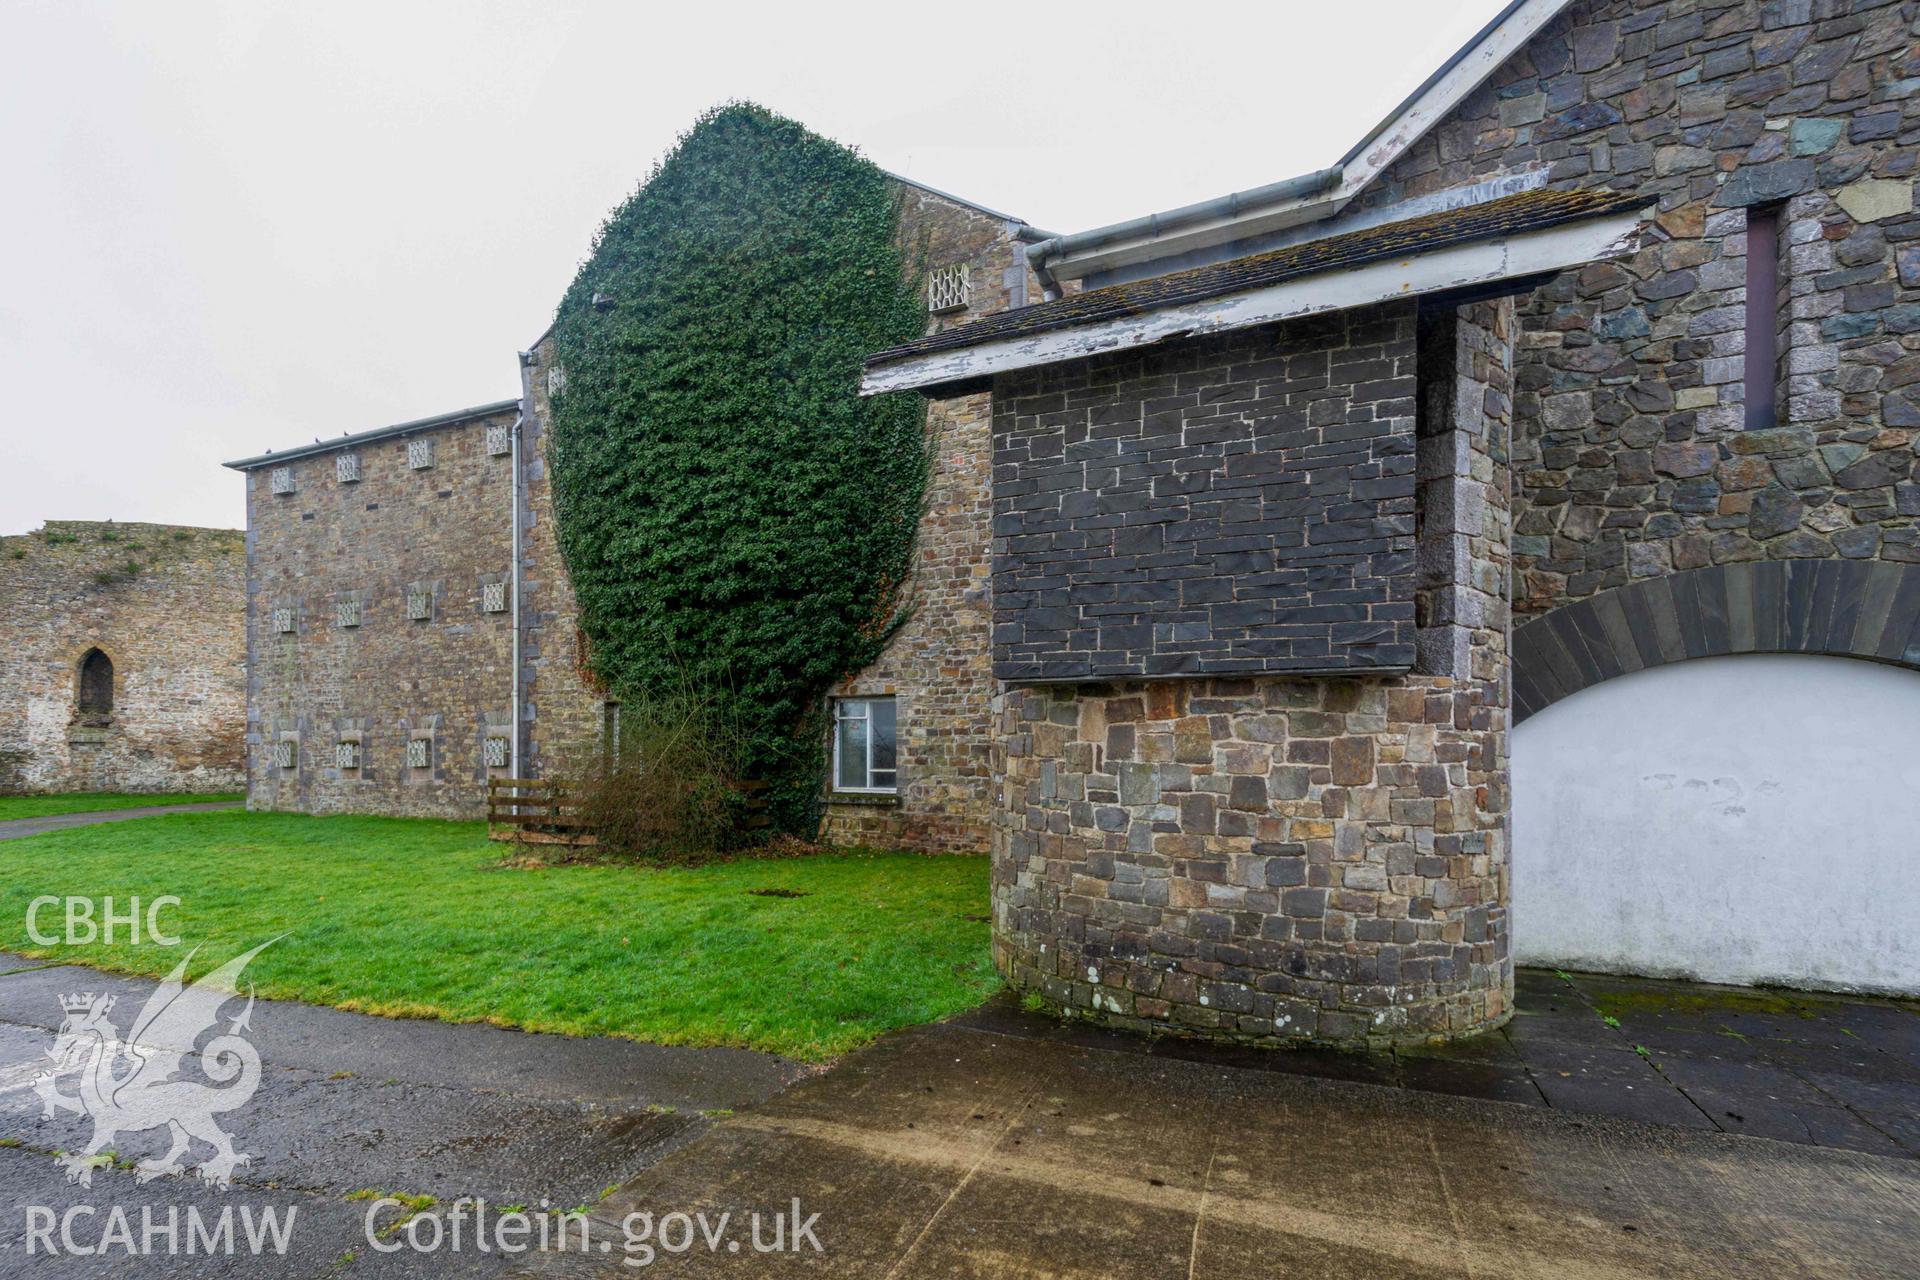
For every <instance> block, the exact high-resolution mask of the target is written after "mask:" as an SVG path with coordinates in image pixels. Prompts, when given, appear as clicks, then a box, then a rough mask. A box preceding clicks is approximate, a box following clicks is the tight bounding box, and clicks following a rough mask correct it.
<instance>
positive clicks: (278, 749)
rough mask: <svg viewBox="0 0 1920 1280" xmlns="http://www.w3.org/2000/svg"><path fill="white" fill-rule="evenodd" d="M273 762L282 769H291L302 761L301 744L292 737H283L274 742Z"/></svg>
mask: <svg viewBox="0 0 1920 1280" xmlns="http://www.w3.org/2000/svg"><path fill="white" fill-rule="evenodd" d="M273 762H274V764H276V765H278V766H279V767H280V768H282V769H291V768H293V767H294V766H295V765H297V764H298V763H299V762H300V744H299V743H297V742H295V741H294V740H293V739H292V738H282V739H280V741H278V742H276V743H274V744H273Z"/></svg>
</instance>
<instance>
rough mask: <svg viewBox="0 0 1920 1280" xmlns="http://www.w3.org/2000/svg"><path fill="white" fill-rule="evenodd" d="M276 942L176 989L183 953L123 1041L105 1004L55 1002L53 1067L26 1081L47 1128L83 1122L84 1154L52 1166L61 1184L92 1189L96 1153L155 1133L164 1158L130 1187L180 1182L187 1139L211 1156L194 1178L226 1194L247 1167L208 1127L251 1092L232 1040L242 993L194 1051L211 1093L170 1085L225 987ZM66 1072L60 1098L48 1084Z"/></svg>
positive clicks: (254, 1056)
mask: <svg viewBox="0 0 1920 1280" xmlns="http://www.w3.org/2000/svg"><path fill="white" fill-rule="evenodd" d="M277 941H279V939H277V938H275V939H270V940H269V941H267V942H263V943H261V944H260V945H259V946H257V947H255V948H254V949H253V950H251V951H249V952H246V953H245V954H244V955H239V956H235V957H234V958H233V959H231V960H229V961H227V963H225V964H223V965H221V966H220V967H219V968H218V969H215V970H214V971H213V972H212V973H209V974H207V975H206V976H205V977H203V978H201V979H200V981H198V982H196V983H194V984H193V985H192V986H188V985H186V983H185V982H184V981H183V979H184V978H185V976H186V972H187V964H188V962H189V961H191V960H192V959H193V952H188V953H187V958H186V959H185V960H182V961H181V962H180V963H179V964H177V965H175V966H174V970H173V972H172V973H170V974H168V975H167V978H166V981H164V982H162V983H161V984H160V986H159V988H158V989H157V990H155V991H154V993H153V994H152V995H151V996H149V997H147V1003H146V1004H145V1005H143V1006H142V1007H141V1009H140V1014H139V1016H138V1017H136V1018H135V1019H134V1022H133V1029H132V1031H131V1032H130V1033H129V1034H128V1036H127V1038H126V1039H125V1040H122V1039H121V1038H120V1033H119V1032H118V1031H117V1030H116V1029H115V1028H114V1025H113V1023H112V1022H111V1021H109V1020H108V1017H107V1015H108V1013H109V1012H110V1011H111V1010H112V1009H113V1003H114V1001H113V997H112V996H109V995H94V994H92V993H87V994H83V995H69V996H62V997H61V998H60V1007H61V1008H62V1009H63V1010H65V1012H66V1015H67V1016H66V1019H65V1021H63V1022H62V1023H61V1024H60V1031H59V1034H58V1035H57V1036H56V1037H55V1039H54V1042H53V1048H52V1049H50V1050H48V1052H47V1056H48V1057H49V1058H51V1059H53V1063H54V1067H53V1070H52V1071H46V1072H42V1073H41V1074H39V1075H38V1076H36V1077H34V1081H33V1090H34V1092H35V1093H37V1094H39V1095H40V1102H41V1105H42V1111H41V1115H42V1117H43V1118H46V1119H51V1118H52V1117H53V1114H54V1112H55V1110H56V1109H57V1110H61V1111H74V1112H78V1113H80V1114H81V1115H86V1116H91V1117H92V1118H93V1139H92V1140H91V1141H90V1142H88V1143H87V1146H86V1150H84V1151H81V1152H76V1153H70V1154H68V1155H65V1156H63V1157H61V1163H62V1164H64V1165H65V1166H66V1170H67V1181H68V1182H77V1183H79V1184H80V1185H81V1186H91V1185H93V1170H94V1166H95V1165H97V1164H100V1163H102V1160H101V1159H100V1153H101V1152H102V1151H104V1150H106V1148H107V1147H108V1146H109V1145H110V1144H111V1143H112V1142H113V1140H114V1138H115V1137H117V1136H118V1135H120V1134H123V1133H139V1132H142V1131H144V1130H147V1129H158V1128H161V1127H162V1126H164V1127H165V1128H166V1129H167V1131H168V1133H169V1135H170V1136H171V1138H172V1140H173V1146H172V1149H171V1150H169V1151H168V1152H167V1154H166V1155H164V1156H162V1157H161V1158H160V1159H158V1160H142V1161H140V1162H139V1163H138V1164H137V1165H135V1166H134V1168H135V1171H136V1172H135V1177H136V1178H137V1179H138V1181H140V1182H142V1183H146V1182H150V1181H152V1180H153V1179H155V1178H157V1177H159V1176H161V1175H162V1174H168V1173H184V1172H185V1171H186V1165H185V1163H184V1162H183V1160H182V1157H184V1156H186V1155H187V1154H188V1152H189V1151H190V1150H191V1147H192V1140H193V1139H196V1138H197V1139H199V1140H200V1141H201V1142H203V1143H206V1144H207V1145H209V1146H211V1147H212V1148H213V1150H214V1154H213V1156H212V1158H210V1159H209V1160H207V1162H206V1163H204V1164H202V1165H200V1166H199V1168H198V1169H197V1170H195V1172H197V1173H198V1174H199V1175H200V1178H201V1180H202V1181H204V1182H205V1183H206V1184H207V1185H208V1186H212V1187H219V1188H220V1189H221V1190H223V1191H224V1190H226V1189H227V1188H228V1187H229V1186H231V1185H232V1183H233V1171H234V1168H235V1167H236V1166H238V1165H243V1164H246V1163H247V1162H248V1159H249V1157H247V1156H246V1155H244V1154H242V1153H241V1152H238V1151H235V1150H234V1149H233V1139H232V1137H231V1136H229V1135H228V1134H227V1132H226V1130H224V1129H222V1128H221V1127H220V1124H219V1122H218V1121H217V1120H216V1119H215V1117H216V1116H218V1115H220V1114H222V1113H224V1112H228V1111H234V1110H237V1109H238V1108H240V1107H244V1106H245V1105H246V1104H247V1102H248V1101H249V1100H250V1099H252V1097H253V1093H254V1090H255V1089H257V1088H259V1087H260V1053H259V1051H258V1050H256V1049H255V1048H254V1047H253V1046H252V1045H251V1044H249V1043H248V1042H247V1040H246V1039H245V1038H244V1037H243V1036H242V1034H241V1033H242V1032H244V1031H246V1030H247V1029H248V1019H249V1018H251V1017H252V1015H253V993H252V991H251V990H249V991H248V993H247V1007H246V1008H245V1009H244V1010H242V1011H241V1013H240V1014H239V1016H238V1017H235V1018H234V1019H233V1020H232V1021H231V1022H230V1023H229V1025H228V1027H227V1031H226V1034H224V1035H216V1036H214V1038H213V1039H212V1040H210V1041H208V1042H207V1045H206V1047H205V1048H204V1049H200V1050H198V1051H197V1056H198V1058H199V1064H200V1070H201V1071H202V1072H203V1073H204V1074H205V1075H206V1077H207V1078H208V1079H209V1080H211V1081H213V1084H202V1083H201V1082H199V1081H198V1080H181V1079H176V1078H175V1077H176V1076H177V1075H178V1074H179V1073H180V1070H181V1065H182V1063H183V1061H184V1060H185V1059H187V1058H188V1057H193V1056H196V1050H195V1048H194V1046H195V1044H196V1043H197V1042H198V1040H199V1039H200V1037H201V1035H203V1034H204V1033H205V1032H207V1031H209V1030H212V1029H213V1028H214V1025H215V1023H216V1022H218V1021H219V1015H220V1006H222V1005H223V1004H225V1003H226V1002H227V1001H228V1000H231V999H235V998H236V996H235V986H234V984H235V983H236V982H237V980H238V979H239V977H240V973H241V970H243V969H245V968H246V967H247V963H248V962H249V961H251V960H252V959H253V958H254V957H255V956H257V955H259V954H260V953H261V952H262V951H265V950H266V949H267V948H268V947H270V946H272V945H273V943H274V942H277ZM198 950H199V948H198V947H196V948H194V951H198ZM73 1072H78V1073H79V1076H80V1080H79V1088H80V1092H79V1094H78V1095H77V1096H69V1095H67V1094H64V1093H61V1092H60V1088H59V1084H58V1081H59V1078H60V1077H61V1076H64V1075H67V1074H69V1073H73ZM229 1081H232V1082H233V1083H231V1084H229V1083H228V1082H229ZM215 1086H224V1087H215Z"/></svg>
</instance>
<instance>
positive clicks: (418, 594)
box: [407, 588, 433, 622]
mask: <svg viewBox="0 0 1920 1280" xmlns="http://www.w3.org/2000/svg"><path fill="white" fill-rule="evenodd" d="M407 616H408V617H409V618H412V619H413V620H414V621H415V622H419V621H422V620H424V619H427V618H431V617H433V592H431V591H425V590H421V589H419V588H415V589H414V590H411V591H409V592H407Z"/></svg>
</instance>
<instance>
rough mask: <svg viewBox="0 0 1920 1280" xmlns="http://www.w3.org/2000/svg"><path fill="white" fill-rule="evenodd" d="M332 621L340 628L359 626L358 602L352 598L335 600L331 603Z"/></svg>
mask: <svg viewBox="0 0 1920 1280" xmlns="http://www.w3.org/2000/svg"><path fill="white" fill-rule="evenodd" d="M333 620H334V622H335V624H337V625H339V626H342V627H357V626H359V625H360V602H359V601H358V600H356V599H354V598H352V597H348V598H347V599H344V600H336V601H334V603H333Z"/></svg>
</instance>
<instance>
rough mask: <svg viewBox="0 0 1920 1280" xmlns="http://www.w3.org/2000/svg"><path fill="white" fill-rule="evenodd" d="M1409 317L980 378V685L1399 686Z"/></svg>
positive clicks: (1408, 652)
mask: <svg viewBox="0 0 1920 1280" xmlns="http://www.w3.org/2000/svg"><path fill="white" fill-rule="evenodd" d="M1414 314H1415V308H1414V305H1413V304H1412V303H1410V302H1408V303H1391V304H1386V305H1382V306H1376V307H1368V308H1361V309H1357V310H1352V311H1346V312H1337V313H1332V314H1327V315H1319V316H1313V317H1308V318H1303V319H1299V320H1292V321H1287V322H1284V323H1281V324H1275V325H1266V326H1262V327H1260V328H1255V329H1248V330H1244V331H1241V332H1237V333H1232V334H1225V335H1219V336H1213V337H1207V338H1199V339H1192V340H1188V341H1184V342H1173V343H1168V344H1164V345H1161V346H1157V347H1151V348H1146V349H1142V350H1137V351H1130V352H1125V353H1120V354H1115V355H1111V356H1102V357H1096V358H1094V359H1091V360H1082V361H1076V362H1073V363H1071V364H1063V365H1054V366H1048V367H1044V368H1038V369H1031V370H1023V371H1021V372H1018V373H1011V374H1005V375H1002V376H1001V377H999V378H998V379H996V380H995V383H994V410H993V467H994V475H993V494H994V543H993V547H994V554H993V615H994V631H993V663H994V674H995V675H996V676H998V677H999V678H1001V679H1004V680H1013V681H1024V682H1057V681H1070V680H1082V679H1115V678H1129V677H1159V676H1190V675H1232V674H1261V673H1265V674H1278V673H1288V672H1295V673H1307V672H1337V671H1355V672H1366V671H1375V672H1379V671H1400V670H1405V669H1407V668H1409V667H1410V666H1411V665H1412V663H1413V660H1414V604H1413V598H1414V596H1413V578H1414V575H1413V567H1414V563H1413V562H1414V403H1415V379H1414V346H1415V338H1414Z"/></svg>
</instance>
